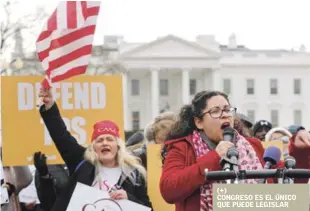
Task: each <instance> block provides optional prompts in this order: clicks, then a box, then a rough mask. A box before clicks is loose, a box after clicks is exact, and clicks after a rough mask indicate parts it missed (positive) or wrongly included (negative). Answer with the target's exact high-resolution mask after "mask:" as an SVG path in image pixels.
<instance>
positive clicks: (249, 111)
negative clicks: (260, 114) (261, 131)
mask: <svg viewBox="0 0 310 211" xmlns="http://www.w3.org/2000/svg"><path fill="white" fill-rule="evenodd" d="M247 116H248V118H249V119H250V120H251V121H252V122H255V110H248V112H247Z"/></svg>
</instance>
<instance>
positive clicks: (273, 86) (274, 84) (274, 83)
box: [270, 79, 278, 95]
mask: <svg viewBox="0 0 310 211" xmlns="http://www.w3.org/2000/svg"><path fill="white" fill-rule="evenodd" d="M270 94H272V95H276V94H278V80H277V79H270Z"/></svg>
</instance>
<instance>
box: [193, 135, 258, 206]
mask: <svg viewBox="0 0 310 211" xmlns="http://www.w3.org/2000/svg"><path fill="white" fill-rule="evenodd" d="M193 144H194V151H195V154H196V157H197V158H198V157H200V156H202V155H205V154H207V153H208V152H209V151H210V149H209V147H208V144H207V143H206V142H205V141H203V140H202V138H201V136H200V134H199V132H198V131H194V132H193ZM236 147H237V150H238V152H239V159H238V166H239V169H242V170H260V169H263V166H262V164H261V162H260V160H259V159H258V157H257V156H256V152H255V150H254V149H253V147H252V146H251V144H250V143H249V142H248V141H247V140H246V139H245V138H244V137H243V136H241V135H240V134H238V133H237V132H236ZM257 181H258V180H256V179H248V180H245V182H244V183H245V184H257ZM214 183H223V182H222V181H218V182H214ZM200 191H201V194H200V211H212V210H213V206H212V183H211V182H210V183H209V182H206V183H205V184H204V185H203V186H201V188H200Z"/></svg>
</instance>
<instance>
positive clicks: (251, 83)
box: [20, 35, 310, 130]
mask: <svg viewBox="0 0 310 211" xmlns="http://www.w3.org/2000/svg"><path fill="white" fill-rule="evenodd" d="M32 58H34V57H32ZM33 61H34V60H33V59H32V60H31V59H30V58H26V59H25V62H24V63H25V66H24V68H23V71H22V72H20V74H23V72H24V73H25V74H27V75H29V71H31V70H32V73H33V74H38V71H39V70H38V66H36V65H37V62H35V63H34V62H33ZM30 69H31V70H30ZM105 73H116V74H117V73H121V74H122V75H123V92H124V96H123V102H124V119H125V129H126V130H136V129H143V128H144V126H145V125H146V124H147V123H149V122H150V121H151V120H152V119H153V118H155V117H156V116H157V115H158V114H159V113H160V112H161V111H164V110H172V111H179V109H180V108H181V106H182V105H183V104H187V103H190V102H191V99H192V98H193V96H194V94H195V93H197V92H199V91H201V90H211V89H212V90H220V91H224V92H225V93H227V94H228V95H229V97H230V100H231V103H232V104H233V105H234V106H235V107H237V109H238V111H239V112H241V113H243V114H245V115H248V116H249V118H251V119H252V120H253V121H257V120H260V119H266V120H270V121H271V122H272V123H273V124H274V125H279V126H289V125H291V124H302V125H304V126H306V127H308V128H309V127H310V94H309V93H308V92H307V90H308V91H310V53H307V52H306V50H305V48H304V47H303V46H302V47H301V48H300V49H299V50H298V51H293V50H254V49H248V48H247V47H245V46H241V45H238V44H237V42H236V37H235V36H234V35H232V36H230V37H229V39H228V45H221V44H219V43H218V42H216V40H215V38H214V37H213V36H210V35H199V36H197V38H196V40H195V41H188V40H184V39H182V38H180V37H177V36H173V35H167V36H165V37H160V38H158V39H156V40H154V41H151V42H149V43H128V42H126V41H125V40H124V39H123V38H122V37H120V36H106V37H105V41H104V44H103V45H102V46H94V48H93V56H92V60H91V63H90V65H89V68H88V74H105Z"/></svg>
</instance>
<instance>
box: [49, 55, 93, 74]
mask: <svg viewBox="0 0 310 211" xmlns="http://www.w3.org/2000/svg"><path fill="white" fill-rule="evenodd" d="M89 59H90V55H85V56H81V57H79V58H78V59H75V60H72V61H70V62H68V63H67V64H65V65H63V66H61V67H59V68H57V69H54V70H53V71H51V74H50V77H51V78H53V77H55V76H59V75H63V74H65V73H66V71H67V70H71V69H73V68H74V67H79V66H84V65H87V64H88V62H89Z"/></svg>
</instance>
